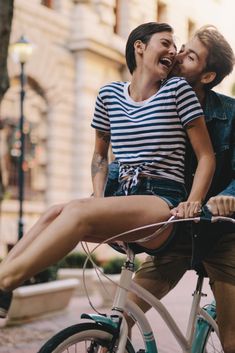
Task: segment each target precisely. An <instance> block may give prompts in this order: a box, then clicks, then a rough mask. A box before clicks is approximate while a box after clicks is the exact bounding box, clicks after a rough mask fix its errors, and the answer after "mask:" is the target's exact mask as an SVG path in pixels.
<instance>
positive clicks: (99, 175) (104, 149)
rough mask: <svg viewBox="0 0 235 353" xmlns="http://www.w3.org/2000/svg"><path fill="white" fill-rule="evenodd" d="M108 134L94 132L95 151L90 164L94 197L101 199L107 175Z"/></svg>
mask: <svg viewBox="0 0 235 353" xmlns="http://www.w3.org/2000/svg"><path fill="white" fill-rule="evenodd" d="M109 143H110V133H108V132H104V131H100V130H96V138H95V149H94V153H93V157H92V162H91V177H92V183H93V190H94V197H103V196H104V188H105V184H106V179H107V175H108V150H109Z"/></svg>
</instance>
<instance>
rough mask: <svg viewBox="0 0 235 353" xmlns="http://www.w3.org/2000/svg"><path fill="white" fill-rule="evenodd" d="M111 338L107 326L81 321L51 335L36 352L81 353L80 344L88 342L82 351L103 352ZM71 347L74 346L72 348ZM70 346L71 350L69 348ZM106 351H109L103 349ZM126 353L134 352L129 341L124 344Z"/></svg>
mask: <svg viewBox="0 0 235 353" xmlns="http://www.w3.org/2000/svg"><path fill="white" fill-rule="evenodd" d="M112 338H113V329H112V328H109V327H108V326H105V327H104V326H102V325H100V324H97V323H90V322H89V323H81V324H76V325H73V326H70V327H67V328H66V329H64V330H62V331H60V332H59V333H57V334H56V335H55V336H53V337H51V338H50V339H49V340H48V341H47V342H46V343H45V344H44V345H43V346H42V347H41V349H40V350H39V351H38V353H63V352H64V353H65V352H66V353H69V352H70V351H71V352H79V353H82V349H81V344H83V343H84V342H85V343H86V342H87V341H88V342H90V347H89V348H88V347H87V345H86V346H85V348H84V350H83V351H84V353H88V352H89V353H93V352H94V353H99V352H103V351H104V350H103V348H105V349H107V348H108V346H109V343H110V342H111V340H112ZM72 347H74V348H75V349H74V348H73V349H72ZM70 348H71V350H70ZM105 351H106V352H110V351H108V350H105ZM125 352H126V353H135V350H134V348H133V346H132V344H131V342H130V341H129V339H128V340H127V344H126V350H125Z"/></svg>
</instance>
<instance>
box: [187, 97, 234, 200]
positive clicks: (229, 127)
mask: <svg viewBox="0 0 235 353" xmlns="http://www.w3.org/2000/svg"><path fill="white" fill-rule="evenodd" d="M204 113H205V119H206V123H207V128H208V131H209V134H210V138H211V141H212V145H213V148H214V151H215V157H216V171H215V174H214V177H213V181H212V184H211V187H210V190H209V192H208V194H207V200H208V199H209V198H210V197H211V196H215V195H218V194H223V195H232V196H235V129H234V127H235V126H234V124H235V99H234V98H231V97H228V96H225V95H222V94H219V93H216V92H214V91H208V93H207V96H206V103H205V107H204ZM195 168H196V159H195V157H194V156H193V157H192V149H191V147H189V149H188V151H187V153H186V173H185V182H186V188H187V189H188V191H189V190H190V189H191V185H192V180H193V175H194V174H193V173H194V171H195Z"/></svg>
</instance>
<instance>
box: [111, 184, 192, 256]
mask: <svg viewBox="0 0 235 353" xmlns="http://www.w3.org/2000/svg"><path fill="white" fill-rule="evenodd" d="M112 186H113V187H111V184H110V185H109V191H111V192H109V193H106V196H125V193H124V188H123V183H117V180H115V183H114V184H113V185H112ZM129 195H130V196H131V195H155V196H158V197H160V198H161V199H163V200H164V201H166V202H167V204H168V205H169V207H170V208H173V207H176V206H177V205H178V204H179V203H180V202H181V201H183V200H185V199H186V197H187V193H186V189H185V187H184V185H183V184H182V183H179V182H177V181H174V180H171V179H156V178H151V177H144V178H141V179H140V180H139V182H138V183H137V185H136V186H134V187H132V189H131V191H130V193H129ZM176 228H177V226H174V228H173V230H172V233H171V235H170V236H169V238H168V239H167V241H166V242H165V243H164V244H163V245H162V246H161V247H159V248H158V249H156V250H155V249H147V248H145V247H143V246H142V245H139V244H137V243H130V244H128V245H129V247H130V248H131V249H132V250H133V251H134V252H135V253H140V252H146V253H147V254H149V255H156V254H158V253H159V252H162V250H166V248H167V247H168V246H169V245H170V243H171V240H172V239H173V237H174V235H175V231H176ZM111 246H112V247H113V248H114V249H115V250H117V251H121V252H123V251H122V250H120V248H119V246H118V245H117V246H116V244H112V245H111Z"/></svg>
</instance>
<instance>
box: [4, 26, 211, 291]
mask: <svg viewBox="0 0 235 353" xmlns="http://www.w3.org/2000/svg"><path fill="white" fill-rule="evenodd" d="M175 54H176V48H175V44H174V41H173V31H172V28H171V27H170V26H168V25H166V24H157V23H155V22H153V23H147V24H144V25H141V26H139V27H137V28H136V29H135V30H134V31H132V33H131V34H130V36H129V39H128V42H127V51H126V55H127V64H128V67H129V69H130V71H131V73H132V80H131V84H130V85H129V86H128V85H127V84H126V85H125V84H122V83H120V84H119V83H118V84H117V83H114V84H113V85H111V86H105V87H104V88H102V89H101V91H100V94H99V96H98V98H97V105H96V113H95V118H94V120H93V123H92V125H93V126H94V127H95V128H96V129H97V140H96V147H95V155H96V154H98V155H99V158H100V156H101V160H100V161H99V163H96V162H95V161H94V158H93V179H94V180H95V182H94V185H95V196H102V193H103V188H104V185H105V178H104V173H99V172H97V170H98V171H100V169H102V167H103V165H104V163H103V161H104V160H105V159H106V155H107V151H108V146H109V142H108V141H107V137H109V135H110V131H111V139H112V144H113V150H114V153H115V154H116V157H117V158H118V159H119V161H120V181H121V183H120V185H121V186H120V187H121V189H120V190H121V191H120V192H121V193H123V194H124V195H130V194H131V196H120V197H110V198H101V197H94V198H87V199H81V200H74V201H71V202H69V203H68V204H64V205H59V206H55V207H54V208H51V209H50V210H49V211H48V212H46V213H45V214H44V215H43V216H42V217H41V219H40V220H39V221H38V222H37V223H36V224H35V226H34V227H33V228H32V229H31V230H30V231H29V232H28V235H27V234H26V236H24V237H23V238H22V239H21V240H20V242H19V243H18V244H17V245H16V247H15V248H14V249H13V251H12V252H11V253H10V254H9V256H8V257H7V258H6V259H5V260H4V262H3V263H2V264H1V265H0V289H1V290H2V294H4V293H5V291H6V290H12V289H14V288H16V287H17V286H18V285H19V284H20V283H22V282H23V281H24V280H25V279H27V278H29V277H31V276H32V275H34V274H35V273H37V272H39V271H41V270H42V269H44V268H45V267H47V266H49V265H51V264H53V263H55V262H56V261H58V260H59V259H61V258H62V257H63V256H65V255H66V254H67V253H68V252H69V251H71V250H72V249H73V248H74V247H75V246H76V245H77V244H78V242H79V241H81V240H84V241H88V242H96V243H99V242H102V241H105V240H107V239H109V238H110V237H112V236H114V235H116V234H119V233H122V232H125V231H126V230H129V229H132V228H136V227H140V226H143V225H146V224H150V223H155V222H158V221H163V220H165V219H167V218H168V217H169V216H170V214H171V213H172V214H177V215H178V216H180V217H188V216H192V215H194V214H195V213H198V211H199V208H200V206H201V203H202V202H203V198H204V197H205V195H206V193H207V190H208V188H209V185H210V182H211V179H212V176H213V172H214V166H215V165H214V155H213V150H212V147H211V143H210V140H209V137H208V133H207V130H206V128H205V123H204V119H203V116H202V114H203V113H202V110H201V108H200V105H199V103H198V101H197V98H196V96H195V94H194V92H193V91H192V89H191V87H190V86H189V85H188V84H187V83H186V81H184V80H183V79H179V78H172V79H170V80H168V81H166V82H164V83H163V82H162V81H163V80H164V79H165V78H166V77H167V75H168V73H169V71H170V69H171V67H172V64H173V61H174V58H175ZM123 90H124V91H123ZM114 91H115V99H114V100H113V99H112V96H113V95H114ZM121 92H124V95H125V98H126V102H125V104H124V103H123V102H124V101H123V95H122V93H121ZM110 97H111V98H110ZM118 97H119V99H120V101H119V106H120V107H122V108H123V111H127V107H128V106H129V107H130V110H132V111H134V110H135V109H137V110H138V109H140V110H141V109H142V111H141V114H140V115H138V116H137V118H136V121H138V122H139V125H138V127H137V128H133V122H131V119H130V116H129V115H128V114H130V112H129V113H128V114H127V115H126V116H124V115H123V114H121V116H120V113H118V112H117V111H116V105H117V99H118ZM136 107H137V108H136ZM149 107H150V108H149ZM161 107H162V108H161ZM113 109H114V110H113ZM113 111H114V112H115V114H112V113H111V112H113ZM145 113H146V114H145ZM145 115H147V117H148V119H147V120H145ZM122 117H123V120H122ZM172 117H173V118H172ZM109 119H110V120H109ZM115 119H116V120H115ZM133 119H134V120H135V117H134V118H133ZM141 119H142V120H143V121H144V122H143V123H141V122H140V121H142V120H141ZM128 121H130V124H129V123H128ZM172 124H174V126H172ZM120 127H121V131H119V130H120ZM158 128H160V134H159V132H158ZM135 129H136V130H135ZM139 130H142V131H143V133H142V135H141V136H138V138H136V137H135V136H137V135H138V133H137V131H139ZM166 130H167V131H166ZM185 130H187V135H188V137H189V139H190V141H191V144H192V146H193V148H194V151H195V153H196V156H197V159H198V167H197V171H196V174H195V178H194V183H193V186H192V190H191V193H190V195H189V196H188V199H187V201H186V202H181V201H183V200H184V198H185V191H184V184H183V177H182V176H183V158H184V145H185V138H186V134H185ZM100 131H101V132H100ZM102 131H103V132H102ZM148 131H152V134H151V133H150V139H149V140H150V141H147V142H146V141H145V136H146V134H148ZM129 133H130V136H131V139H128V137H127V136H128V134H129ZM155 135H157V136H158V140H155V137H154V136H155ZM120 136H121V138H119V137H120ZM168 136H173V138H172V139H170V140H169V138H168ZM126 139H127V141H126ZM164 139H166V141H165V140H164ZM141 140H143V143H142V142H141ZM133 141H134V143H133ZM135 141H136V143H135ZM170 141H171V142H170ZM152 142H153V143H152ZM146 146H147V147H146ZM155 150H157V154H156V153H155ZM127 161H128V163H127ZM94 169H96V171H94ZM142 179H144V180H145V182H146V183H149V182H151V180H152V179H154V180H155V182H156V184H155V185H154V190H153V192H151V194H148V195H141V194H139V195H132V194H134V193H135V188H136V187H138V183H139V181H140V180H142ZM162 189H163V192H162V191H161V190H162ZM156 190H160V191H161V194H160V197H159V196H157V191H156ZM160 191H159V193H160ZM178 204H179V205H178ZM177 205H178V206H177ZM175 206H177V207H176V208H173V210H171V208H172V207H175ZM171 230H172V229H171V228H170V227H169V228H168V229H166V230H164V232H162V233H161V235H160V237H158V238H157V239H156V240H151V242H145V243H142V244H143V246H144V247H146V248H148V249H154V248H156V247H158V246H160V245H161V244H162V243H164V241H165V240H166V239H167V237H168V236H169V234H170V233H171ZM151 232H152V230H151ZM146 235H149V231H141V232H138V231H136V232H134V233H133V234H132V235H131V236H130V235H129V236H121V237H120V239H119V240H124V241H133V240H137V239H139V238H143V237H144V236H146Z"/></svg>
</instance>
